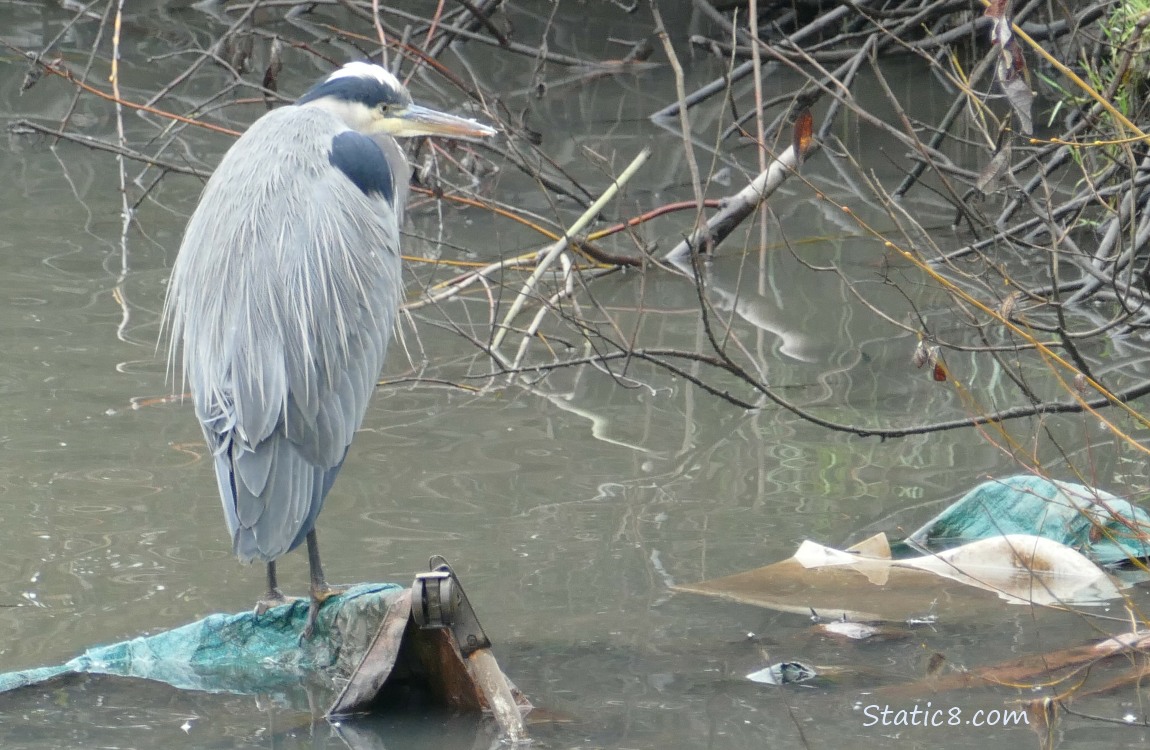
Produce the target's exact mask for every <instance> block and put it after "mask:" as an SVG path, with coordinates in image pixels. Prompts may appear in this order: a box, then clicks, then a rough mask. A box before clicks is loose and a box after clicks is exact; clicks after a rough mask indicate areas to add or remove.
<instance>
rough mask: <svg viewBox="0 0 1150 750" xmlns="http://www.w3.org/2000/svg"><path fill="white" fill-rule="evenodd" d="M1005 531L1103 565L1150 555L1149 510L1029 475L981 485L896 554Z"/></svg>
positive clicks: (1101, 493)
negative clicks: (1059, 546)
mask: <svg viewBox="0 0 1150 750" xmlns="http://www.w3.org/2000/svg"><path fill="white" fill-rule="evenodd" d="M1006 534H1031V535H1034V536H1041V537H1045V538H1047V539H1053V540H1054V541H1056V542H1060V543H1061V544H1065V545H1066V546H1067V547H1070V548H1072V549H1074V550H1077V551H1078V552H1081V553H1082V554H1084V555H1086V556H1087V557H1088V558H1090V559H1091V560H1093V561H1094V562H1096V563H1099V564H1101V565H1116V564H1121V563H1123V562H1126V561H1127V560H1129V559H1131V558H1144V557H1150V513H1147V512H1146V511H1145V510H1143V509H1142V508H1140V507H1138V506H1137V505H1134V504H1133V503H1131V502H1130V501H1128V500H1123V499H1122V498H1120V497H1117V496H1115V495H1112V494H1110V493H1109V492H1105V491H1103V490H1098V489H1094V488H1093V487H1086V486H1084V485H1081V484H1073V483H1071V482H1059V481H1053V480H1050V479H1045V478H1043V477H1037V476H1030V475H1020V476H1013V477H1006V478H1004V479H996V480H992V481H989V482H984V483H982V484H980V485H978V486H977V487H975V488H974V489H973V490H971V491H970V492H968V493H966V495H965V496H963V497H962V499H960V500H959V501H958V502H956V503H954V504H953V505H951V506H950V507H949V508H947V509H946V510H944V511H943V512H942V513H940V514H939V515H937V516H935V517H934V518H933V519H931V520H930V521H929V522H927V523H926V525H924V526H923V527H922V528H920V529H919V530H918V531H915V532H914V533H913V534H911V535H910V536H909V537H907V539H906V541H905V542H904V543H903V545H899V547H902V549H899V548H898V547H896V548H895V549H894V554H895V557H902V556H904V555H905V554H907V553H911V554H921V553H922V552H925V551H937V550H940V549H944V548H946V547H950V546H954V545H956V544H964V543H967V542H971V541H974V540H976V539H988V538H990V537H996V536H1003V535H1006Z"/></svg>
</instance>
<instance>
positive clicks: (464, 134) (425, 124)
mask: <svg viewBox="0 0 1150 750" xmlns="http://www.w3.org/2000/svg"><path fill="white" fill-rule="evenodd" d="M380 125H381V128H380V129H381V130H383V131H384V132H386V133H388V134H390V135H393V136H395V137H397V138H412V137H415V136H421V135H438V136H443V137H445V138H462V139H465V140H473V139H477V138H487V137H488V136H492V135H495V134H496V133H498V132H499V131H498V130H496V129H495V128H492V127H489V126H487V125H484V124H483V123H481V122H476V121H475V120H471V119H467V118H464V117H456V116H455V115H449V114H447V113H445V112H440V111H438V110H434V109H428V108H427V107H421V106H419V105H418V104H409V105H407V106H406V107H403V108H402V109H398V108H393V109H391V110H390V111H389V112H388V113H387V115H386V116H385V117H384V118H383V121H382V122H381V123H380Z"/></svg>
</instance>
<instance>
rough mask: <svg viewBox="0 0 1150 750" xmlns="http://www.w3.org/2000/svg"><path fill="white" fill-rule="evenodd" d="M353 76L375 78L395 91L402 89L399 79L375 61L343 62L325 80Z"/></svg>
mask: <svg viewBox="0 0 1150 750" xmlns="http://www.w3.org/2000/svg"><path fill="white" fill-rule="evenodd" d="M352 76H355V77H357V78H366V79H368V80H376V81H379V82H380V83H382V84H383V85H384V86H389V87H391V88H393V89H396V90H397V91H402V90H403V84H402V83H400V82H399V79H398V78H396V77H395V76H393V75H392V74H391V72H390V71H388V70H387V68H384V67H383V66H381V65H376V64H375V63H369V62H363V61H360V60H357V61H355V62H349V63H344V66H343V67H342V68H340V69H339V70H337V71H335V72H334V73H332V74H331V75H329V76H328V77H327V80H329V81H334V80H336V79H337V78H350V77H352Z"/></svg>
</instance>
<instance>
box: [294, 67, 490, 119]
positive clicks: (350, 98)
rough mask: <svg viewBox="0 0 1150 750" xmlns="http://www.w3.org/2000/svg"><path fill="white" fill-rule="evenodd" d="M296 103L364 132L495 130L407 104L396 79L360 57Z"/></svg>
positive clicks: (400, 84)
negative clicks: (319, 110)
mask: <svg viewBox="0 0 1150 750" xmlns="http://www.w3.org/2000/svg"><path fill="white" fill-rule="evenodd" d="M296 104H297V105H301V106H312V107H323V108H324V109H327V110H329V111H330V112H333V113H334V114H336V115H337V116H339V117H340V118H342V119H343V120H344V121H345V122H346V123H347V124H348V126H349V127H351V128H353V129H355V130H358V131H359V132H361V133H365V134H369V135H374V134H387V135H391V136H395V137H397V138H409V137H412V136H420V135H438V136H444V137H447V138H483V137H486V136H490V135H495V133H496V132H497V131H496V130H495V129H494V128H490V127H488V126H486V125H484V124H482V123H479V122H476V121H475V120H469V119H466V118H463V117H456V116H455V115H449V114H447V113H445V112H438V111H436V110H434V109H428V108H427V107H421V106H419V105H418V104H413V103H412V101H411V94H409V93H407V88H406V87H404V85H403V84H402V83H400V82H399V79H397V78H396V77H395V76H393V75H392V74H391V73H390V72H388V71H387V70H386V69H384V68H382V67H380V66H378V65H373V64H372V63H366V62H351V63H347V64H346V65H344V66H343V67H342V68H340V69H339V70H337V71H335V72H334V73H332V74H331V75H329V76H328V77H327V78H325V79H324V80H323V81H321V82H319V83H318V84H316V85H315V86H313V87H312V89H311V90H310V91H308V92H307V93H306V94H304V95H303V96H301V97H300V98H299V100H298V101H296Z"/></svg>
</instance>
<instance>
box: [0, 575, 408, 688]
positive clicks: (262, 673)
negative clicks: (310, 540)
mask: <svg viewBox="0 0 1150 750" xmlns="http://www.w3.org/2000/svg"><path fill="white" fill-rule="evenodd" d="M403 591H404V588H403V587H402V586H398V585H396V584H391V583H383V584H378V583H376V584H360V585H358V586H354V587H352V588H351V589H349V590H348V591H346V592H344V593H342V594H339V595H337V596H333V597H331V598H330V599H328V600H327V601H326V602H324V605H323V607H322V608H321V609H320V611H319V617H318V618H317V621H316V627H315V633H314V635H313V637H312V638H311V639H309V640H306V641H303V642H301V641H300V637H299V636H300V632H301V631H302V630H303V627H304V623H305V621H306V620H307V609H308V603H307V601H306V600H300V601H295V602H292V603H290V604H285V605H283V606H280V607H275V608H273V609H270V610H268V611H267V612H265V613H264V614H262V615H258V616H257V615H256V614H254V613H253V612H242V613H239V614H216V615H209V616H208V617H205V618H204V619H202V620H199V621H197V622H193V623H191V624H189V625H184V626H183V627H180V628H176V629H175V630H169V631H165V632H163V633H158V634H156V635H152V636H146V637H141V638H133V639H132V640H130V641H123V642H121V643H114V644H112V645H110V646H99V647H95V648H91V649H88V650H87V651H85V652H84V653H83V654H82V655H81V656H78V657H76V658H75V659H72V660H71V661H69V662H67V663H66V664H61V665H59V666H55V667H43V668H40V669H31V670H25V671H21V672H10V673H8V674H0V692H5V691H8V690H14V689H16V688H20V687H25V686H28V685H35V684H38V683H41V682H43V681H45V680H49V679H51V678H53V677H57V676H60V675H64V674H79V673H91V674H107V675H118V676H123V677H139V678H143V679H148V680H158V681H160V682H165V683H167V684H169V685H172V686H174V687H177V688H182V689H186V690H202V691H210V692H230V693H242V694H256V693H265V692H274V691H276V690H278V689H281V688H283V687H285V686H289V685H298V684H299V683H300V682H301V680H308V681H315V680H321V681H328V682H330V679H331V678H332V677H333V676H335V675H340V674H342V675H343V676H345V677H346V676H347V675H348V674H350V673H351V672H352V671H353V670H354V669H355V667H356V665H357V664H359V662H360V660H361V659H362V658H363V654H364V653H365V652H366V650H367V649H368V647H369V646H370V645H371V641H372V639H373V638H374V636H375V633H376V631H377V630H378V629H379V625H380V623H381V622H382V621H383V618H384V616H385V615H386V614H387V612H388V610H389V609H390V608H391V605H392V602H393V601H394V600H395V599H396V598H397V597H398V596H399V595H400V594H401V593H402V592H403Z"/></svg>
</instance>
